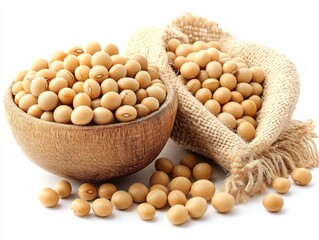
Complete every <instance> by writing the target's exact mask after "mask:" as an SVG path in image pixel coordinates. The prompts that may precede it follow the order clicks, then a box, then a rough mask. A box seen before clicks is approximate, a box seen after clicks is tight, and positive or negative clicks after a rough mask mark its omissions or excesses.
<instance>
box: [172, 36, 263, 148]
mask: <svg viewBox="0 0 319 240" xmlns="http://www.w3.org/2000/svg"><path fill="white" fill-rule="evenodd" d="M167 54H168V57H169V60H170V62H171V65H172V67H173V69H174V70H175V72H176V74H177V76H178V78H179V79H180V80H181V81H182V82H183V83H184V84H185V86H186V88H187V90H188V91H190V92H191V93H192V95H193V96H194V97H195V98H196V99H197V100H198V101H200V102H201V103H202V104H203V105H204V106H205V107H206V108H207V109H208V111H210V112H211V113H212V114H213V115H215V116H216V117H217V118H218V119H219V120H220V121H221V122H222V123H223V124H225V125H226V126H227V127H228V128H229V129H230V130H232V131H235V132H236V133H237V134H238V135H239V136H240V137H242V138H243V139H245V140H246V141H248V142H250V141H251V140H252V139H253V138H254V137H255V134H256V130H255V129H256V127H257V123H256V116H257V115H256V113H257V111H258V110H259V109H260V108H261V103H262V100H261V96H262V93H263V86H262V83H263V81H264V79H265V71H264V69H263V68H261V67H258V66H251V67H250V66H248V65H247V63H246V62H245V60H244V59H242V58H240V57H236V56H230V55H229V54H227V53H224V52H222V51H221V46H220V44H219V43H218V42H215V41H211V42H208V43H206V42H203V41H196V42H194V43H193V44H182V43H181V42H180V41H179V40H178V39H170V40H169V41H168V43H167Z"/></svg>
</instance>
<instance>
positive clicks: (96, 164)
mask: <svg viewBox="0 0 319 240" xmlns="http://www.w3.org/2000/svg"><path fill="white" fill-rule="evenodd" d="M164 84H165V85H166V87H167V97H166V100H165V102H164V103H163V104H162V105H161V107H160V109H159V110H158V111H155V112H153V113H151V114H150V115H148V116H146V117H143V118H140V119H137V120H135V121H132V122H128V123H116V124H110V125H94V126H75V125H71V124H60V123H55V122H48V121H44V120H41V119H38V118H35V117H32V116H30V115H28V114H27V113H25V112H24V111H22V110H21V109H20V108H19V107H18V106H17V105H16V104H15V102H14V101H13V96H12V94H11V86H10V87H9V88H8V90H7V91H6V93H5V96H4V105H5V110H6V116H7V120H8V123H9V125H10V128H11V131H12V133H13V136H14V138H15V140H16V141H17V143H18V145H19V146H20V147H21V149H22V150H23V152H24V153H25V155H26V156H27V157H28V158H29V159H30V160H32V161H33V162H34V163H36V164H37V165H39V166H40V167H42V168H43V169H45V170H47V171H49V172H51V173H54V174H56V175H59V176H61V177H66V178H71V179H76V180H79V181H83V182H84V181H88V182H102V181H108V180H111V179H115V178H119V177H122V176H126V175H128V174H131V173H134V172H137V171H139V170H141V169H143V168H144V167H146V166H147V165H149V164H150V163H151V162H152V161H153V160H154V159H155V158H156V157H157V156H158V154H159V153H160V152H161V150H162V149H163V147H164V145H165V144H166V142H167V140H168V139H169V137H170V134H171V131H172V128H173V124H174V120H175V116H176V111H177V96H176V93H175V90H174V88H173V86H172V84H171V83H170V82H169V81H164Z"/></svg>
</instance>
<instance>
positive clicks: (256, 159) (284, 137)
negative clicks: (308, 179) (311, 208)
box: [221, 120, 319, 202]
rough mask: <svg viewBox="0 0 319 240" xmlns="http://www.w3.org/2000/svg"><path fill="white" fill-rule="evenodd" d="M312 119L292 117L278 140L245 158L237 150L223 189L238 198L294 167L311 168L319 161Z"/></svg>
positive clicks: (256, 191)
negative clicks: (261, 151) (304, 119)
mask: <svg viewBox="0 0 319 240" xmlns="http://www.w3.org/2000/svg"><path fill="white" fill-rule="evenodd" d="M314 128H315V124H314V123H313V121H311V120H308V121H307V122H300V121H291V124H290V126H289V127H288V129H287V130H286V131H284V132H283V133H282V134H281V135H280V137H279V138H278V140H277V141H276V142H275V143H274V144H273V145H272V146H271V147H270V148H269V149H268V150H267V151H264V152H263V153H261V154H260V155H258V156H250V157H249V158H248V159H242V158H241V157H240V156H241V152H240V151H238V152H235V153H234V156H233V159H232V161H233V164H232V167H231V172H230V173H231V175H230V176H228V177H227V178H226V180H225V181H224V183H223V186H222V189H221V191H224V192H228V193H230V194H231V195H233V196H234V197H235V199H236V202H245V201H246V200H247V199H249V198H251V197H254V196H256V195H257V194H260V193H261V192H263V191H264V190H265V189H266V187H267V185H271V184H272V182H273V180H274V179H276V178H277V177H288V174H289V173H291V172H292V171H293V170H294V169H295V168H300V167H304V168H312V167H317V166H318V165H319V152H318V149H317V146H316V143H315V141H314V137H317V136H316V134H315V132H314Z"/></svg>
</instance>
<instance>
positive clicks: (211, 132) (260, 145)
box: [127, 13, 319, 202]
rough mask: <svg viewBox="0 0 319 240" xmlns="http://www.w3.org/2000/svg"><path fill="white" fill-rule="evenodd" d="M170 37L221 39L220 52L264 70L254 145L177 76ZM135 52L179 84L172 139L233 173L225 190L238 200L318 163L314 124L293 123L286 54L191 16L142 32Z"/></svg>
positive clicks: (294, 80) (293, 79)
mask: <svg viewBox="0 0 319 240" xmlns="http://www.w3.org/2000/svg"><path fill="white" fill-rule="evenodd" d="M171 38H177V39H179V40H181V42H183V43H193V42H194V41H196V40H202V41H212V40H214V41H218V42H219V43H220V44H221V46H222V51H224V52H226V53H228V54H230V55H232V56H239V57H242V58H243V59H244V60H245V61H246V62H247V63H248V65H251V66H260V67H263V68H264V69H265V71H266V79H265V81H264V93H263V96H262V101H263V103H262V107H261V109H260V110H259V112H258V117H257V123H258V127H257V129H256V137H255V139H254V140H253V141H251V142H249V143H247V142H245V141H244V140H243V139H242V138H240V137H239V136H238V135H237V134H235V133H234V132H232V131H230V130H229V129H228V128H227V127H225V126H224V125H223V124H222V123H221V122H220V121H219V120H218V119H217V118H216V117H215V116H214V115H213V114H211V113H210V112H209V111H208V110H207V109H206V108H205V107H204V106H203V105H202V104H201V103H200V102H199V101H198V100H197V99H195V98H194V97H193V96H192V94H191V93H190V92H188V91H187V89H186V87H185V86H184V85H183V83H182V82H181V81H179V80H178V79H177V78H176V75H175V73H174V71H173V70H172V68H171V63H170V62H169V60H168V57H167V54H166V44H167V42H168V40H169V39H171ZM135 53H143V54H145V55H146V56H147V57H148V59H149V61H150V62H151V63H155V64H157V65H158V66H159V68H160V76H161V78H163V79H168V80H170V81H172V82H173V84H174V86H175V89H176V91H177V93H178V100H179V106H178V112H177V117H176V121H175V124H174V129H173V133H172V139H174V140H175V141H176V142H177V143H178V144H179V145H181V146H182V147H184V148H186V149H188V150H191V151H193V152H197V153H200V154H202V155H204V156H206V157H208V158H210V159H213V160H214V161H216V162H217V163H218V164H219V165H220V166H221V167H222V168H223V169H225V171H227V172H228V173H229V175H228V177H227V179H226V180H225V182H224V184H223V190H224V191H227V192H229V193H231V194H232V195H234V197H235V198H236V200H237V202H241V201H245V200H246V199H247V198H248V197H252V196H255V195H256V194H258V193H260V192H262V191H263V190H264V189H265V187H266V185H267V184H271V182H272V181H273V180H274V179H275V178H276V177H278V176H287V175H288V173H289V172H291V171H292V170H293V169H295V168H296V167H307V168H309V167H314V166H317V165H318V163H319V154H318V150H317V148H316V144H315V142H314V141H313V137H314V136H315V133H314V124H313V123H312V122H311V121H309V122H307V123H302V122H299V121H292V120H291V116H292V113H293V111H294V109H295V106H296V103H297V100H298V97H299V79H298V74H297V72H296V69H295V66H294V64H293V63H292V62H290V61H289V60H288V59H287V58H286V57H285V56H283V55H281V54H279V53H277V52H276V51H274V50H272V49H269V48H267V47H264V46H261V45H258V44H254V43H246V42H241V41H238V40H237V39H234V38H232V36H231V35H230V34H228V33H227V32H225V31H223V30H222V29H221V28H219V27H218V24H216V23H214V22H210V21H208V20H207V19H205V18H202V17H195V16H193V15H191V14H189V13H187V14H185V15H182V16H181V17H179V18H177V19H175V20H174V21H173V22H172V24H169V25H168V26H165V27H163V28H156V27H150V28H141V29H139V30H138V31H137V32H136V33H135V34H134V35H133V36H132V37H131V38H130V40H129V45H128V51H127V54H128V55H132V54H135Z"/></svg>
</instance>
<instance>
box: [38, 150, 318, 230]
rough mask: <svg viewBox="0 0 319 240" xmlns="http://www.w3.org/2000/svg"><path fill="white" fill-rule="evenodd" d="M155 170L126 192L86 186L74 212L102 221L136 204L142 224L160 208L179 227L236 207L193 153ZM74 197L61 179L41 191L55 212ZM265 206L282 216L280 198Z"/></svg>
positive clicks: (280, 182) (283, 184)
mask: <svg viewBox="0 0 319 240" xmlns="http://www.w3.org/2000/svg"><path fill="white" fill-rule="evenodd" d="M155 169H156V171H155V172H154V173H153V174H152V175H151V177H150V179H149V186H147V185H146V184H144V183H140V182H137V183H133V184H131V185H130V186H129V187H128V190H127V191H124V190H119V189H118V188H117V187H116V186H115V185H114V184H113V183H104V184H102V185H100V186H98V187H97V186H95V185H93V184H91V183H83V184H82V185H80V187H79V188H78V190H77V195H78V198H77V199H75V200H73V202H72V203H71V209H72V210H73V212H74V214H75V215H77V216H79V217H84V216H87V215H88V214H89V213H90V211H91V209H92V210H93V212H94V214H95V215H97V216H99V217H108V216H110V215H111V214H112V213H113V208H116V209H118V210H126V209H129V208H130V207H131V206H132V205H133V203H136V204H138V206H137V208H136V211H137V214H138V216H139V217H140V218H141V219H143V220H151V219H153V218H154V217H155V216H156V211H157V209H163V208H166V209H168V211H167V218H168V220H169V221H170V222H171V224H173V225H181V224H184V223H185V222H187V221H188V219H189V218H192V219H197V218H201V217H202V216H204V214H205V213H206V211H207V209H208V203H207V202H211V204H212V206H213V207H214V209H215V210H216V211H217V212H219V213H228V212H230V211H231V210H232V209H233V208H234V206H235V199H234V198H233V196H232V195H230V194H228V193H225V192H219V193H217V194H215V185H214V183H213V182H212V181H211V179H212V175H213V168H212V166H211V165H210V164H208V163H205V162H198V159H197V158H196V156H195V155H193V154H189V153H188V154H185V155H183V156H182V158H181V159H180V162H179V164H178V165H174V163H173V162H172V161H171V160H170V159H168V158H164V157H162V158H158V159H157V160H156V161H155ZM291 177H292V179H293V181H294V182H295V183H296V184H297V185H301V186H305V185H307V184H309V183H310V181H311V179H312V175H311V172H310V171H309V170H307V169H305V168H296V169H295V170H294V171H293V173H292V175H291ZM290 187H291V184H290V181H289V180H288V179H287V178H277V179H276V180H275V181H274V182H273V188H274V189H275V191H277V192H278V193H280V194H284V193H286V192H288V191H289V189H290ZM71 192H72V187H71V184H70V183H69V182H67V181H66V180H61V181H59V182H58V183H57V184H56V186H55V190H54V189H52V188H44V189H42V190H41V191H40V194H39V200H40V202H41V203H42V204H43V205H44V206H46V207H54V206H56V205H57V204H58V202H59V198H67V197H69V196H71ZM90 202H91V203H90ZM262 204H263V205H264V207H265V208H266V209H267V210H268V211H269V212H278V211H280V210H281V208H282V207H283V205H284V201H283V198H282V197H281V196H280V195H278V194H268V195H266V196H265V197H264V199H263V201H262Z"/></svg>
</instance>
